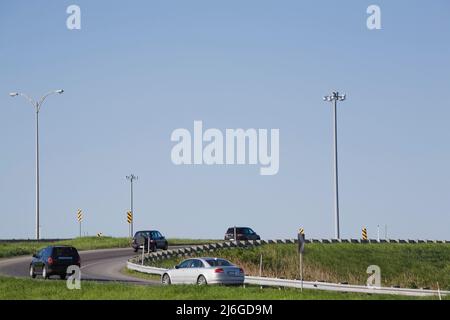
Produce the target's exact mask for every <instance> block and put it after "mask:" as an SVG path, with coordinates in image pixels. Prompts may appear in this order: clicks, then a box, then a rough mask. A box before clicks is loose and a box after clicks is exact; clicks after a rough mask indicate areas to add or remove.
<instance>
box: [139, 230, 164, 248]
mask: <svg viewBox="0 0 450 320" xmlns="http://www.w3.org/2000/svg"><path fill="white" fill-rule="evenodd" d="M149 244H150V250H152V251H156V250H157V249H163V250H167V248H168V247H169V243H168V242H167V240H166V238H165V237H164V236H163V235H162V234H161V232H159V231H157V230H147V231H138V232H136V233H135V234H134V237H133V240H132V241H131V246H132V247H133V249H134V252H137V251H138V250H139V248H140V247H141V246H142V245H144V249H145V250H148V245H149Z"/></svg>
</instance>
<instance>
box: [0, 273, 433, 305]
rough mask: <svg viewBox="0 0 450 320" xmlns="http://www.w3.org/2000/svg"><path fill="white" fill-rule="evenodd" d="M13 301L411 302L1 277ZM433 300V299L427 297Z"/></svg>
mask: <svg viewBox="0 0 450 320" xmlns="http://www.w3.org/2000/svg"><path fill="white" fill-rule="evenodd" d="M5 299H9V300H15V299H20V300H24V299H27V300H28V299H45V300H48V299H55V300H56V299H57V300H66V299H70V300H78V299H83V300H95V299H108V300H111V299H125V300H126V299H132V300H139V299H146V300H164V299H176V300H197V299H201V300H218V299H224V300H235V299H239V300H248V299H252V300H253V299H254V300H261V299H267V300H280V299H289V300H301V299H305V300H310V299H315V300H317V299H327V300H335V299H345V300H349V299H354V300H363V299H364V300H372V299H389V300H390V299H411V298H408V297H403V296H389V295H369V294H356V293H339V292H327V291H319V290H304V292H303V293H302V292H300V290H298V289H281V290H279V289H274V288H264V289H260V288H259V287H246V288H243V287H222V286H205V287H199V286H167V287H153V286H142V285H131V284H121V283H96V282H90V281H82V282H81V289H80V290H69V289H67V288H66V282H65V281H58V280H31V279H18V278H7V277H0V300H5ZM430 299H436V298H433V297H432V298H430Z"/></svg>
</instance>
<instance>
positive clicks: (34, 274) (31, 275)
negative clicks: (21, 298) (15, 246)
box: [30, 266, 36, 279]
mask: <svg viewBox="0 0 450 320" xmlns="http://www.w3.org/2000/svg"><path fill="white" fill-rule="evenodd" d="M30 277H32V278H33V279H34V278H36V273H34V266H30Z"/></svg>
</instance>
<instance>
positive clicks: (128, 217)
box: [127, 211, 133, 223]
mask: <svg viewBox="0 0 450 320" xmlns="http://www.w3.org/2000/svg"><path fill="white" fill-rule="evenodd" d="M127 222H128V223H131V222H133V213H132V212H131V211H128V212H127Z"/></svg>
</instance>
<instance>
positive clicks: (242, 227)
mask: <svg viewBox="0 0 450 320" xmlns="http://www.w3.org/2000/svg"><path fill="white" fill-rule="evenodd" d="M234 228H236V229H251V228H250V227H229V228H228V229H234Z"/></svg>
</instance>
